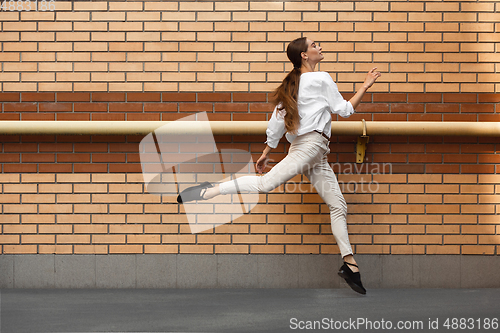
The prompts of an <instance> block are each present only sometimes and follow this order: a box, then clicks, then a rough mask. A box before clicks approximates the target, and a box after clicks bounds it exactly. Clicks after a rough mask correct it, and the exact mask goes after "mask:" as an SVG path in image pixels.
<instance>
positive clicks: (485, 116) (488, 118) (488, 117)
mask: <svg viewBox="0 0 500 333" xmlns="http://www.w3.org/2000/svg"><path fill="white" fill-rule="evenodd" d="M477 121H491V122H500V115H497V114H495V115H493V114H478V115H477Z"/></svg>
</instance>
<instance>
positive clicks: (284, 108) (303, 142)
mask: <svg viewBox="0 0 500 333" xmlns="http://www.w3.org/2000/svg"><path fill="white" fill-rule="evenodd" d="M321 50H322V48H321V47H320V46H318V45H316V43H315V42H314V41H312V40H310V39H309V38H306V37H302V38H297V39H295V40H293V41H292V42H290V44H289V45H288V47H287V50H286V53H287V56H288V59H290V61H291V62H292V64H293V69H292V71H291V72H290V73H288V75H287V76H286V77H285V79H284V80H283V82H282V83H281V85H280V86H279V87H278V88H277V89H276V90H275V91H274V95H273V96H274V102H275V103H276V107H275V108H274V111H273V114H272V116H271V119H270V120H269V123H268V127H267V130H266V135H267V140H266V142H265V143H266V144H267V146H266V148H265V149H264V152H263V153H262V155H261V156H260V158H259V159H258V160H257V164H256V167H257V171H258V172H259V173H260V174H262V172H263V171H264V170H265V169H266V167H267V163H268V161H269V158H268V156H267V155H268V154H269V152H270V151H271V149H273V148H276V147H277V145H278V142H279V141H280V139H281V138H282V137H283V134H285V133H286V138H287V140H288V141H289V142H290V143H291V145H290V149H289V152H288V154H287V156H286V157H285V158H284V159H283V160H281V161H280V162H279V163H277V164H276V165H275V166H274V167H273V168H272V169H271V170H270V171H269V172H268V173H266V174H265V175H263V176H243V177H239V178H237V179H234V180H231V181H227V182H223V183H220V184H218V185H215V186H214V185H212V184H211V183H209V182H204V183H202V184H200V185H197V186H192V187H189V188H187V189H185V190H184V191H182V192H181V193H180V194H179V196H178V197H177V202H179V203H182V202H187V201H193V200H208V199H211V198H213V197H215V196H217V195H219V194H236V193H238V190H239V191H240V192H263V193H267V192H270V191H272V190H273V189H275V188H277V187H278V186H279V185H281V184H284V183H286V182H287V181H288V180H290V179H291V178H293V177H294V176H296V175H298V174H299V173H300V174H304V175H305V176H306V177H307V178H308V179H309V180H310V181H311V184H312V185H313V186H314V188H315V189H316V191H317V192H318V194H319V195H320V197H321V198H322V199H323V201H324V202H325V203H326V204H327V205H328V208H329V209H330V218H331V226H332V233H333V236H334V237H335V240H336V241H337V245H338V246H339V249H340V252H341V256H342V258H343V260H344V263H343V265H342V267H340V270H339V272H338V274H339V275H340V276H341V277H342V278H344V279H345V280H346V282H347V284H348V285H349V286H350V287H351V288H352V289H353V290H354V291H356V292H358V293H361V294H366V290H365V288H364V287H363V284H362V283H361V276H360V273H359V269H358V266H357V264H356V261H355V260H354V257H353V252H352V249H351V245H350V242H349V235H348V232H347V223H346V216H347V205H346V202H345V199H344V196H343V195H342V192H341V191H340V187H339V184H338V182H337V178H336V176H335V173H334V172H333V170H332V168H331V166H330V165H329V164H328V158H327V155H328V153H329V152H330V148H329V145H330V136H331V130H332V125H331V121H332V116H331V114H338V115H340V116H341V117H344V118H347V117H349V116H350V115H352V114H353V113H354V109H355V108H356V107H357V106H358V105H359V103H360V102H361V99H362V97H363V95H364V94H365V92H366V91H367V90H368V88H370V87H371V86H372V85H373V83H374V82H375V80H377V78H379V77H380V76H381V74H380V73H379V72H376V71H375V70H376V67H375V68H373V69H371V70H370V71H369V72H368V74H367V76H366V79H365V81H364V83H363V86H362V87H361V89H359V90H358V92H356V94H355V95H354V96H353V97H352V98H351V99H350V100H349V101H346V100H345V99H344V98H343V97H342V95H341V94H340V93H339V91H338V88H337V85H336V84H335V82H334V81H333V79H332V78H331V76H330V74H328V73H327V72H322V71H315V67H316V64H318V63H319V62H320V61H321V60H323V58H324V56H323V54H321Z"/></svg>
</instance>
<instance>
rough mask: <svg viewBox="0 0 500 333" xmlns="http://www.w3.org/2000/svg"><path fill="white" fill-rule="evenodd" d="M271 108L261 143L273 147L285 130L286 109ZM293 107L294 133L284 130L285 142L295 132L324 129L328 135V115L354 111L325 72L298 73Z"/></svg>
mask: <svg viewBox="0 0 500 333" xmlns="http://www.w3.org/2000/svg"><path fill="white" fill-rule="evenodd" d="M278 106H280V105H276V107H275V108H274V111H273V115H272V116H271V119H270V120H269V123H268V125H267V130H266V135H267V140H266V142H264V143H267V145H268V146H269V147H271V148H276V147H277V146H278V142H279V141H280V140H281V138H282V137H283V134H285V132H286V127H285V120H284V118H285V115H286V110H285V109H283V110H282V111H279V110H278ZM297 108H298V110H299V117H300V122H299V128H298V130H297V134H295V135H292V134H291V133H288V132H287V133H286V138H287V140H288V142H290V143H292V141H293V140H294V139H295V138H296V137H297V136H299V135H302V134H306V133H309V132H312V131H314V130H318V131H320V132H324V133H325V134H326V135H327V136H328V137H330V136H331V132H332V116H331V114H338V115H340V116H341V117H343V118H347V117H349V116H350V115H352V114H353V113H354V108H353V107H352V104H351V103H350V102H349V101H346V100H345V99H344V98H343V97H342V95H341V94H340V92H339V90H338V88H337V84H336V83H335V82H334V81H333V79H332V77H331V76H330V74H328V73H327V72H319V71H318V72H306V73H302V74H301V76H300V82H299V91H298V96H297Z"/></svg>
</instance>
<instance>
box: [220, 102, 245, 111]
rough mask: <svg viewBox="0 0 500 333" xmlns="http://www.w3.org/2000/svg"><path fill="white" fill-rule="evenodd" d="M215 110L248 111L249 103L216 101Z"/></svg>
mask: <svg viewBox="0 0 500 333" xmlns="http://www.w3.org/2000/svg"><path fill="white" fill-rule="evenodd" d="M214 110H215V112H248V104H245V103H215V105H214Z"/></svg>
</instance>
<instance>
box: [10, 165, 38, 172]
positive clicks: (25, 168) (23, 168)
mask: <svg viewBox="0 0 500 333" xmlns="http://www.w3.org/2000/svg"><path fill="white" fill-rule="evenodd" d="M3 172H5V173H11V172H14V173H36V172H37V165H36V164H26V163H21V164H5V165H4V166H3Z"/></svg>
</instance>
